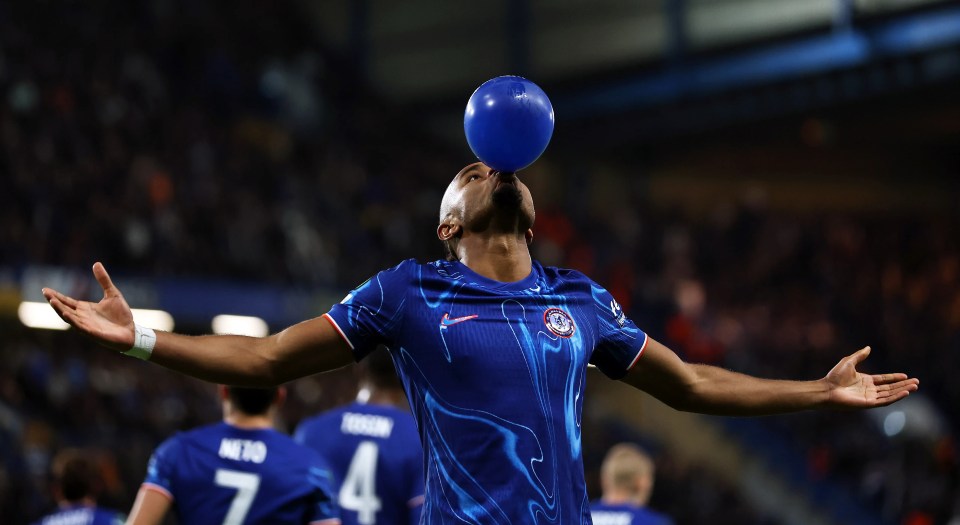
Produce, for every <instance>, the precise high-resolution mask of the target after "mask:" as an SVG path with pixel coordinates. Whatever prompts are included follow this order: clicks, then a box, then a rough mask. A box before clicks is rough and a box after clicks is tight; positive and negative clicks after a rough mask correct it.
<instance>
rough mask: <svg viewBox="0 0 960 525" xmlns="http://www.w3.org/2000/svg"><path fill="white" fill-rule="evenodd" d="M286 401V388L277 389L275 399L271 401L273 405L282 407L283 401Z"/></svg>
mask: <svg viewBox="0 0 960 525" xmlns="http://www.w3.org/2000/svg"><path fill="white" fill-rule="evenodd" d="M286 400H287V387H285V386H281V387H277V397H275V398H274V399H273V404H275V405H277V406H282V405H283V403H284V401H286Z"/></svg>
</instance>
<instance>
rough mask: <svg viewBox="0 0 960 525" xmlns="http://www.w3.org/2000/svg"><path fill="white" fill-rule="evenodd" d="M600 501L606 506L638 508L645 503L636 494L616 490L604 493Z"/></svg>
mask: <svg viewBox="0 0 960 525" xmlns="http://www.w3.org/2000/svg"><path fill="white" fill-rule="evenodd" d="M600 501H602V502H604V503H606V504H607V505H636V506H638V507H643V506H644V505H645V503H646V502H644V501H642V500H641V499H640V498H638V497H637V495H636V494H633V493H630V492H621V491H616V490H611V491H607V492H606V493H604V494H603V496H602V497H601V498H600Z"/></svg>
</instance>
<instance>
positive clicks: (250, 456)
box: [219, 438, 267, 463]
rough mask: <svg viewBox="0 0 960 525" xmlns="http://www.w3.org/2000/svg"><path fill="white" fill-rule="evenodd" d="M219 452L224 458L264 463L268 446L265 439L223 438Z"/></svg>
mask: <svg viewBox="0 0 960 525" xmlns="http://www.w3.org/2000/svg"><path fill="white" fill-rule="evenodd" d="M219 454H220V457H221V458H223V459H232V460H234V461H248V462H250V463H263V460H265V459H267V446H266V445H265V444H264V443H263V441H251V440H249V439H230V438H223V440H222V441H220V453H219Z"/></svg>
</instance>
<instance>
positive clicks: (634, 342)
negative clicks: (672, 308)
mask: <svg viewBox="0 0 960 525" xmlns="http://www.w3.org/2000/svg"><path fill="white" fill-rule="evenodd" d="M591 294H592V295H593V302H594V308H595V309H596V314H597V331H598V342H597V346H596V347H595V348H594V350H593V355H591V357H590V363H591V364H594V365H596V367H597V368H599V369H600V371H601V372H603V373H604V374H606V375H607V377H610V378H611V379H620V378H622V377H623V376H625V375H627V372H629V371H630V369H631V368H633V366H634V365H635V364H636V363H637V360H638V359H640V356H641V355H642V354H643V350H644V349H645V348H646V347H647V340H648V336H647V334H646V333H644V332H643V330H640V329H639V328H637V325H635V324H633V321H631V320H630V319H629V318H627V316H626V315H625V314H624V313H623V309H622V308H620V304H619V303H617V301H616V299H614V298H613V295H611V294H610V292H608V291H607V290H606V289H604V288H603V287H602V286H600V285H598V284H596V283H591Z"/></svg>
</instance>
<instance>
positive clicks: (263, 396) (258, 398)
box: [227, 386, 277, 416]
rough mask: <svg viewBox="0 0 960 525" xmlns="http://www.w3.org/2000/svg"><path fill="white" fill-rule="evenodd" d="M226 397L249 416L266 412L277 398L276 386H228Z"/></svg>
mask: <svg viewBox="0 0 960 525" xmlns="http://www.w3.org/2000/svg"><path fill="white" fill-rule="evenodd" d="M227 398H228V399H230V402H231V403H233V406H234V407H235V408H237V410H239V411H241V412H243V413H244V414H247V415H249V416H259V415H262V414H266V413H267V410H269V409H270V405H272V404H273V401H274V400H275V399H276V398H277V388H276V387H273V388H247V387H240V386H228V387H227Z"/></svg>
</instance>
